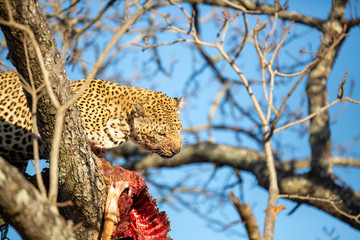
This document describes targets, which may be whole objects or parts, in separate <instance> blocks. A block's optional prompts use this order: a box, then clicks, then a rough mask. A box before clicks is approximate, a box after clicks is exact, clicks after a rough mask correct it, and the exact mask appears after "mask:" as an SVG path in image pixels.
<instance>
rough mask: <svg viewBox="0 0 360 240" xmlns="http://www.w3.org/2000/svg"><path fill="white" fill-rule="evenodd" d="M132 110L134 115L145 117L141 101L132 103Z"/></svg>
mask: <svg viewBox="0 0 360 240" xmlns="http://www.w3.org/2000/svg"><path fill="white" fill-rule="evenodd" d="M132 110H133V112H134V114H135V116H136V117H145V115H146V113H145V108H144V106H143V105H142V104H141V103H133V104H132Z"/></svg>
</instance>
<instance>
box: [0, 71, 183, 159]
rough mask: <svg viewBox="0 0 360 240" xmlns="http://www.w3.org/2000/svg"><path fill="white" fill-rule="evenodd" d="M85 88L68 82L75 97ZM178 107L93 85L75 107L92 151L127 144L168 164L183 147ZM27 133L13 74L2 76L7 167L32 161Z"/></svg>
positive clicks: (126, 89)
mask: <svg viewBox="0 0 360 240" xmlns="http://www.w3.org/2000/svg"><path fill="white" fill-rule="evenodd" d="M83 82H84V80H79V81H76V82H71V83H70V84H71V88H72V89H73V91H74V92H76V91H78V89H79V88H80V86H81V85H82V84H83ZM181 102H182V98H169V97H167V96H166V95H165V94H164V93H161V92H156V91H153V90H148V89H145V88H139V87H130V86H122V85H119V84H117V83H112V82H107V81H103V80H100V79H92V80H91V82H90V84H89V86H88V88H87V89H86V91H85V92H84V93H83V94H82V95H81V97H80V98H79V99H78V100H77V106H78V108H79V110H80V114H81V118H82V120H83V123H84V126H85V129H86V133H87V137H88V139H89V142H90V144H91V145H92V147H93V148H95V149H110V148H114V147H116V146H119V145H120V144H122V143H124V142H126V141H127V140H131V141H133V142H134V143H135V144H136V145H137V146H139V147H140V148H142V149H144V150H147V151H152V152H155V153H157V154H158V155H160V156H161V157H164V158H170V157H172V156H174V155H175V154H177V153H178V152H179V151H180V150H181V147H182V138H181V121H180V119H179V112H178V109H179V105H180V104H181ZM31 131H32V117H31V112H30V109H29V108H28V105H27V101H26V97H25V95H24V92H23V90H22V87H21V84H20V82H19V78H18V76H17V73H16V72H14V71H12V72H3V73H0V155H1V156H2V157H4V158H5V159H8V160H9V161H10V160H13V161H18V160H28V159H31V158H33V150H32V149H33V148H32V134H31ZM44 152H45V151H44V150H43V149H42V148H41V158H47V156H46V155H45V154H44Z"/></svg>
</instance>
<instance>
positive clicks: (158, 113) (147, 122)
mask: <svg viewBox="0 0 360 240" xmlns="http://www.w3.org/2000/svg"><path fill="white" fill-rule="evenodd" d="M182 101H183V98H169V97H167V96H166V95H165V94H164V93H158V94H157V95H153V96H151V98H150V99H148V101H145V102H138V103H133V104H132V109H131V114H130V121H129V122H130V140H132V141H133V142H134V143H135V144H136V145H137V146H139V147H140V148H142V149H144V150H147V151H151V152H154V153H156V154H158V155H159V156H160V157H162V158H171V157H173V156H174V155H175V154H177V153H179V152H180V150H181V148H182V137H181V129H182V125H181V121H180V118H179V108H180V106H181V104H182Z"/></svg>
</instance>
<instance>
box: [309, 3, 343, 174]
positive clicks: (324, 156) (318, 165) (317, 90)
mask: <svg viewBox="0 0 360 240" xmlns="http://www.w3.org/2000/svg"><path fill="white" fill-rule="evenodd" d="M345 6H346V1H343V0H338V1H335V4H334V6H333V9H332V11H331V12H330V14H329V17H328V20H327V21H326V22H325V23H324V24H323V34H324V37H323V41H322V43H321V45H320V47H319V50H318V54H319V55H320V54H321V53H322V52H324V50H325V49H326V48H327V47H329V46H330V45H331V44H332V42H333V41H334V40H335V39H336V36H338V35H339V34H341V33H342V32H343V29H344V20H345ZM340 47H341V43H340V44H339V45H337V46H336V47H335V48H334V49H333V50H331V51H329V52H328V53H327V54H326V55H325V56H324V58H323V59H322V61H320V63H319V64H318V65H317V66H316V67H315V68H313V69H312V70H311V71H310V74H309V78H308V81H307V87H306V93H307V98H308V111H309V114H312V113H314V112H316V111H318V109H320V108H322V107H324V106H325V105H327V104H328V91H327V88H326V85H327V80H328V77H329V75H330V73H331V69H332V66H333V64H334V62H335V59H336V56H337V55H338V52H339V49H340ZM309 141H310V146H311V158H312V161H311V171H312V173H313V175H314V176H319V177H320V178H325V177H329V176H331V175H332V163H331V161H329V159H330V157H331V139H330V124H329V112H328V111H324V112H322V113H320V114H318V115H317V116H315V117H314V118H312V119H311V121H310V139H309Z"/></svg>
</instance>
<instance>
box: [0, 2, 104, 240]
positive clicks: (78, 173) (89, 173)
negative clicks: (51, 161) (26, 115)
mask: <svg viewBox="0 0 360 240" xmlns="http://www.w3.org/2000/svg"><path fill="white" fill-rule="evenodd" d="M9 2H10V9H8V8H7V4H6V1H0V19H1V20H3V21H9V14H8V11H11V14H12V17H13V19H14V22H16V23H19V24H21V25H23V26H25V27H27V28H29V29H30V30H31V31H32V32H33V33H34V35H35V38H36V41H37V43H38V44H39V46H40V49H41V53H42V55H43V58H44V63H45V67H46V69H47V70H48V71H49V75H50V76H49V80H50V82H51V85H52V88H53V89H54V92H55V95H56V97H57V98H58V100H59V102H60V103H65V102H66V101H68V100H69V99H70V97H71V96H72V91H71V89H70V86H69V83H68V78H67V76H66V73H65V70H64V67H63V65H62V59H61V58H60V54H59V52H58V50H57V46H56V43H55V40H54V37H53V36H52V34H51V32H50V29H49V26H48V24H47V21H46V19H45V17H44V15H43V14H42V12H41V9H40V8H39V6H38V3H37V1H33V0H26V1H25V0H24V1H9ZM1 29H2V31H3V33H4V36H5V39H6V43H7V46H8V49H9V59H10V60H11V62H12V63H13V64H14V66H15V67H16V68H17V70H18V72H19V73H20V74H21V75H22V76H23V77H24V78H25V79H26V80H27V81H29V73H28V71H27V68H28V67H29V68H30V70H31V72H32V75H33V80H34V83H35V86H36V87H37V88H38V87H40V86H41V85H42V84H43V83H44V81H43V75H42V71H41V68H40V65H39V59H38V58H37V57H36V54H35V50H34V46H33V45H32V44H31V41H29V38H27V37H26V34H24V32H23V31H21V30H19V29H17V28H15V27H9V26H8V25H1ZM25 38H26V39H27V41H26V49H27V51H28V53H29V59H28V60H29V66H28V64H27V61H26V58H25V57H24V56H25V55H24V43H23V41H24V39H25ZM29 100H30V101H31V99H29ZM30 101H29V102H30ZM55 113H56V109H55V108H54V106H52V104H51V101H50V99H49V97H48V95H47V94H44V96H43V97H41V98H40V99H39V102H38V119H39V121H38V126H39V130H40V135H41V138H42V141H43V143H45V146H46V147H47V149H48V150H49V148H50V146H51V142H52V135H53V132H54V123H55ZM64 122H65V124H64V126H63V132H62V136H61V147H60V156H59V189H60V193H61V194H60V195H61V196H62V199H63V200H71V201H72V202H73V203H74V208H73V209H71V210H70V211H68V213H69V216H68V217H70V218H71V219H72V220H73V221H74V222H75V223H79V222H82V223H83V225H82V227H80V228H78V229H77V231H76V235H77V236H78V238H81V239H90V238H93V236H94V234H96V229H99V226H100V221H101V217H102V213H103V209H104V206H103V205H104V197H105V196H104V186H105V185H104V181H103V177H102V174H101V173H100V171H99V169H98V167H97V165H96V162H95V161H94V159H93V158H92V157H91V150H90V147H89V145H88V142H87V138H86V134H85V130H84V127H83V125H82V122H81V118H80V116H79V112H78V110H77V108H76V107H75V106H72V107H71V108H70V109H69V111H68V112H67V113H66V115H65V119H64Z"/></svg>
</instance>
